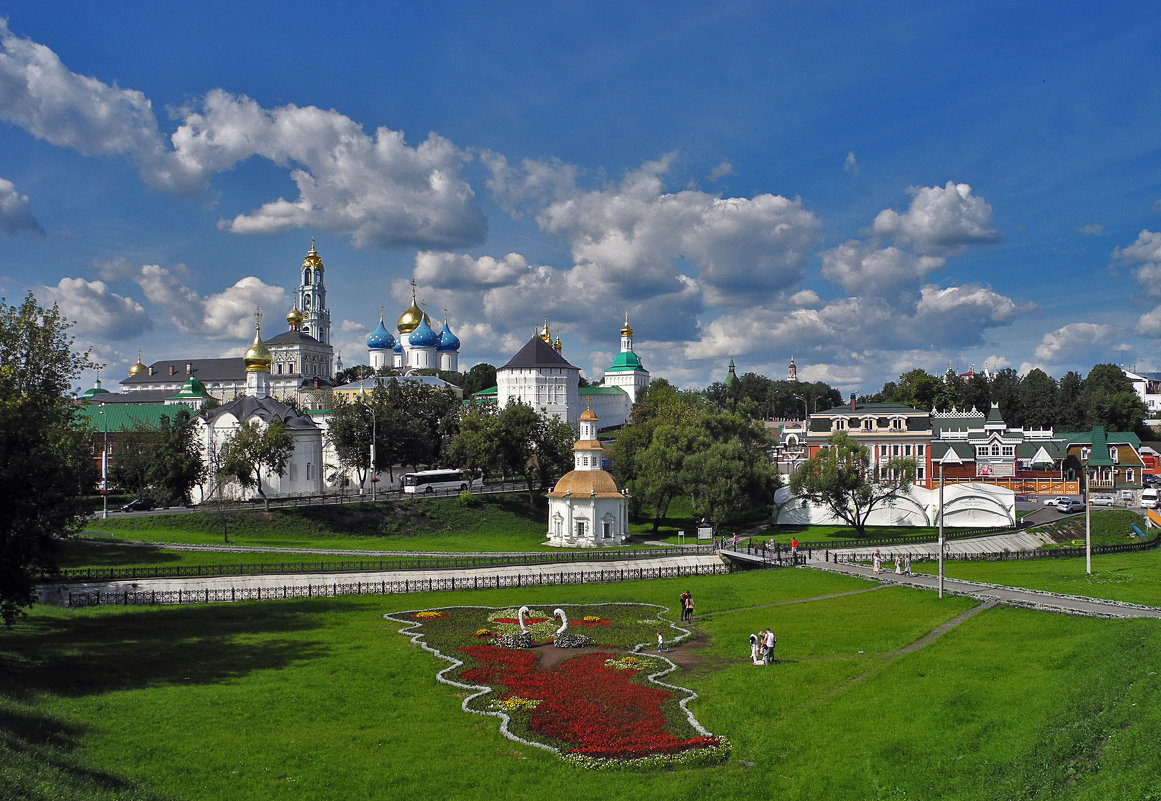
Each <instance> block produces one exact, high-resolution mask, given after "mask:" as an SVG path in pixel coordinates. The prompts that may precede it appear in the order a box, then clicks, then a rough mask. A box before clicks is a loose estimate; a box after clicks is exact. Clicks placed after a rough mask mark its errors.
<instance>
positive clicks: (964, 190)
mask: <svg viewBox="0 0 1161 801" xmlns="http://www.w3.org/2000/svg"><path fill="white" fill-rule="evenodd" d="M908 192H909V193H910V194H911V205H910V206H909V207H908V208H907V211H905V212H903V213H899V212H897V211H895V210H894V209H884V210H883V211H881V212H879V214H878V216H876V217H875V221H874V222H873V223H872V225H871V232H872V233H874V234H875V235H877V236H886V237H890V238H892V239H893V240H894V241H895V242H896V243H900V244H904V243H906V244H909V245H910V246H911V247H912V248H914V249H915V250H916V251H917V252H918V253H923V254H929V255H936V256H949V255H953V254H955V253H960V252H962V251H964V250H966V249H967V248H968V247H969V246H971V245H978V244H990V243H993V242H998V241H999V240H1000V235H999V233H998V232H997V231H996V230H995V229H994V228H992V207H991V206H990V205H988V203H987V201H985V200H984V199H983V198H982V197H979V196H978V195H973V194H972V188H971V187H970V186H969V185H967V184H957V183H955V182H954V181H948V182H947V185H946V186H942V187H940V186H923V187H918V186H913V187H911V188H910V189H909V190H908Z"/></svg>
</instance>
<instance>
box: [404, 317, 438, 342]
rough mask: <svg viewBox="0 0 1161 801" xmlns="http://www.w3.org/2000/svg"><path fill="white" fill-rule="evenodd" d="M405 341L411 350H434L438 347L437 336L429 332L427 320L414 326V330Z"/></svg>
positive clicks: (431, 331) (433, 332)
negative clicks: (409, 344) (408, 343)
mask: <svg viewBox="0 0 1161 801" xmlns="http://www.w3.org/2000/svg"><path fill="white" fill-rule="evenodd" d="M407 341H408V342H410V343H411V347H413V348H434V347H436V346H437V345H439V336H437V335H436V333H435V331H433V330H431V325H430V324H428V322H427V320H426V319H423V320H420V322H419V325H417V326H415V330H413V331H412V332H411V333H410V334H408V335H407Z"/></svg>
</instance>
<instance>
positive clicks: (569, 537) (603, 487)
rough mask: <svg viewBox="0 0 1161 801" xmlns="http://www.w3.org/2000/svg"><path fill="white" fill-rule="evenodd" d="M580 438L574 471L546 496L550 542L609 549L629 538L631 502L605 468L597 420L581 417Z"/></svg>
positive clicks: (590, 413) (587, 412)
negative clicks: (598, 437)
mask: <svg viewBox="0 0 1161 801" xmlns="http://www.w3.org/2000/svg"><path fill="white" fill-rule="evenodd" d="M577 422H578V423H579V425H580V439H578V440H577V441H576V444H575V445H573V447H572V452H573V469H572V470H571V471H570V472H568V473H565V474H564V475H563V476H562V477H561V479H560V481H558V482H556V486H555V487H553V489H552V492H550V493H548V544H549V545H554V546H557V547H561V548H606V547H610V546H613V545H622V544H624V542H625V541H626V539H628V537H629V499H628V498H627V497H626V496H625V495H624V494H623V493H622V492H621V490H620V489H619V488H618V487H617V482H616V480H615V479H614V478H613V477H612V476H611V475H610V474H609V473H608V472H607V471H605V470H604V469H603V467H602V460H603V458H604V455H605V450H604V448H602V447H601V443H600V441H599V440H598V439H597V416H596V415H595V414H593V411H592V409H586V410H585V411H584V412H583V413H582V414H581V415H580V417H579V418H578V420H577Z"/></svg>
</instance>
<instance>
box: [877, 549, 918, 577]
mask: <svg viewBox="0 0 1161 801" xmlns="http://www.w3.org/2000/svg"><path fill="white" fill-rule="evenodd" d="M871 566H872V568H873V569H874V571H875V573H876V574H878V573H882V572H883V555H882V554H881V553H879V552H878V551H875V555H874V556H872V557H871ZM895 575H897V576H910V575H911V554H905V555H903V556H900V555H899V554H895Z"/></svg>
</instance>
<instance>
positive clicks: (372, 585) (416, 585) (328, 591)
mask: <svg viewBox="0 0 1161 801" xmlns="http://www.w3.org/2000/svg"><path fill="white" fill-rule="evenodd" d="M725 573H729V568H728V567H727V566H726V565H723V564H717V563H714V564H709V565H674V566H669V567H631V568H620V569H616V570H611V569H610V570H587V571H586V570H579V571H565V570H561V571H556V572H551V573H548V572H545V573H535V574H532V575H521V574H515V575H509V576H500V575H495V576H448V577H446V578H435V577H428V578H422V579H404V580H402V581H399V580H396V581H359V582H337V581H334V582H328V583H320V584H304V585H296V586H291V585H283V586H281V587H228V588H219V589H208V588H206V589H200V590H125V591H121V592H99V591H92V592H70V593H69V594H68V606H102V605H105V606H108V605H116V606H150V605H171V604H212V603H231V602H236V601H266V600H275V599H283V598H337V597H339V596H341V595H398V594H403V593H412V592H436V591H454V590H493V589H507V588H518V587H544V586H549V587H551V586H560V585H568V584H607V583H613V582H620V581H641V580H643V579H663V578H686V577H689V576H713V575H721V574H725Z"/></svg>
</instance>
